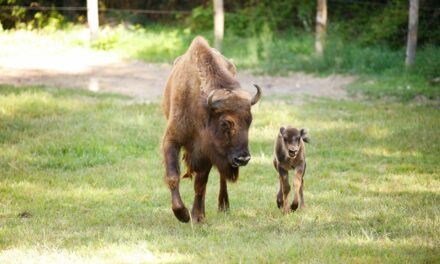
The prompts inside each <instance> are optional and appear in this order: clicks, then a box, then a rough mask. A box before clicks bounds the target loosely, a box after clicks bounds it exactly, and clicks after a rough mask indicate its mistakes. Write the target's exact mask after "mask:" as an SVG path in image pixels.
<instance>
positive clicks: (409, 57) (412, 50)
mask: <svg viewBox="0 0 440 264" xmlns="http://www.w3.org/2000/svg"><path fill="white" fill-rule="evenodd" d="M418 24H419V0H410V1H409V22H408V43H407V45H406V60H405V64H406V66H411V65H412V64H413V63H414V59H415V57H416V48H417V27H418Z"/></svg>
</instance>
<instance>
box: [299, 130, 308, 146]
mask: <svg viewBox="0 0 440 264" xmlns="http://www.w3.org/2000/svg"><path fill="white" fill-rule="evenodd" d="M308 133H309V129H307V128H302V129H301V130H300V134H301V138H302V140H303V141H304V142H306V143H309V142H310V139H309V137H308V136H307V134H308Z"/></svg>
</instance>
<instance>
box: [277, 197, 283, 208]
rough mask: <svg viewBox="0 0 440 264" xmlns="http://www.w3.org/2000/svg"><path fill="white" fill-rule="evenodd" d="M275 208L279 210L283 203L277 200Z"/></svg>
mask: <svg viewBox="0 0 440 264" xmlns="http://www.w3.org/2000/svg"><path fill="white" fill-rule="evenodd" d="M277 207H278V208H279V209H281V208H282V207H283V201H281V200H280V199H278V198H277Z"/></svg>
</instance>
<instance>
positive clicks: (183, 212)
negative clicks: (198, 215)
mask: <svg viewBox="0 0 440 264" xmlns="http://www.w3.org/2000/svg"><path fill="white" fill-rule="evenodd" d="M173 213H174V215H175V216H176V218H177V219H179V221H180V222H184V223H188V222H189V219H190V217H189V212H188V209H186V207H185V206H183V207H178V208H173Z"/></svg>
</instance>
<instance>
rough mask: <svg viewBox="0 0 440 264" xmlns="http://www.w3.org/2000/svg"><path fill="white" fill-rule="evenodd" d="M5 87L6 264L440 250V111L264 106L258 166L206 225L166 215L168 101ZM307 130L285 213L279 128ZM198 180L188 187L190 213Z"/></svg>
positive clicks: (327, 103)
mask: <svg viewBox="0 0 440 264" xmlns="http://www.w3.org/2000/svg"><path fill="white" fill-rule="evenodd" d="M128 102H129V101H127V99H126V98H124V97H119V96H114V95H96V94H92V93H89V92H75V91H65V90H57V89H46V88H23V89H17V88H9V87H6V86H0V150H1V151H0V249H1V250H2V251H1V253H0V262H1V263H17V262H18V263H26V261H27V260H29V259H33V260H35V262H66V263H100V262H106V263H133V262H179V263H181V262H210V263H211V262H233V263H236V262H240V261H242V262H324V263H335V262H349V263H353V262H355V263H356V262H367V263H378V262H393V263H396V262H397V263H401V262H412V263H413V262H427V263H434V262H436V261H437V260H438V258H439V256H440V251H439V250H440V249H439V245H440V240H439V238H438V234H439V233H440V218H439V216H440V206H439V204H440V176H439V175H440V166H439V164H438V157H439V154H440V136H439V134H438V133H437V132H438V130H439V128H440V127H439V126H440V124H439V122H438V120H439V119H440V112H439V111H438V106H437V105H416V104H402V103H386V102H381V101H377V102H375V101H370V102H352V101H334V100H323V99H310V100H308V102H306V103H304V104H302V105H292V104H290V103H288V100H286V101H284V100H280V99H279V98H278V99H276V100H272V99H270V98H264V100H263V101H262V102H261V104H259V105H257V106H256V107H255V108H254V109H253V111H254V122H253V124H252V129H251V131H250V142H251V146H250V148H251V152H252V155H253V158H252V160H251V163H250V164H249V165H248V166H247V167H245V168H243V170H242V171H241V175H240V179H239V181H238V183H237V184H230V188H229V190H230V202H231V211H230V212H229V213H227V214H223V213H219V212H217V205H216V201H217V194H218V188H219V187H218V186H219V183H218V182H219V178H218V174H217V172H215V171H214V172H213V173H212V174H211V177H210V182H209V183H208V190H207V197H206V210H207V219H206V221H205V223H204V224H201V225H197V226H192V225H190V224H181V223H179V222H178V221H177V220H176V219H175V218H174V216H173V214H172V212H171V209H170V204H169V203H170V197H169V192H168V190H167V188H166V186H165V184H164V182H163V165H162V158H161V155H160V151H159V142H160V139H161V135H162V132H163V129H164V125H165V120H164V118H163V115H162V111H161V108H160V105H159V104H133V103H128ZM285 124H292V125H295V126H298V127H308V128H309V129H310V135H311V139H312V143H311V144H308V145H307V156H308V167H307V174H306V179H305V199H306V205H307V208H306V209H305V210H303V211H299V212H296V213H293V214H290V215H287V216H285V215H282V213H281V212H280V211H279V210H278V209H277V208H276V204H275V196H276V193H277V189H278V179H277V176H276V173H275V171H274V169H273V167H272V151H273V142H274V140H275V137H276V135H277V133H278V129H279V127H280V125H285ZM191 184H192V183H191V182H190V181H188V180H184V181H183V182H182V186H181V189H182V194H183V199H184V201H185V202H186V204H187V206H191V204H192V200H193V190H192V189H193V188H192V186H191Z"/></svg>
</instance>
